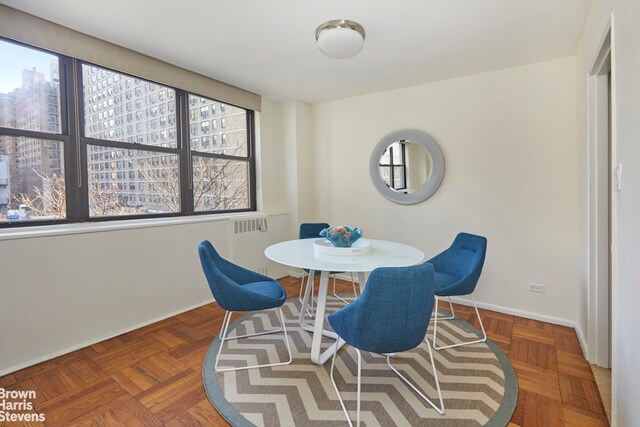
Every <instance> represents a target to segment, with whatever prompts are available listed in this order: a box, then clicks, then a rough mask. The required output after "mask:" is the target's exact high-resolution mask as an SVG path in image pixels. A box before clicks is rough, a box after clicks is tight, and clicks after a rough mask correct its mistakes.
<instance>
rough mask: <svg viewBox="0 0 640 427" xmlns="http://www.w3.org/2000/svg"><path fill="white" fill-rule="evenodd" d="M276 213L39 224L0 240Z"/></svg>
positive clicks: (6, 231)
mask: <svg viewBox="0 0 640 427" xmlns="http://www.w3.org/2000/svg"><path fill="white" fill-rule="evenodd" d="M269 215H277V213H271V214H270V213H265V212H240V213H229V214H218V215H194V216H190V217H174V218H145V219H131V220H122V221H108V222H83V223H74V224H60V225H40V226H37V225H36V226H33V227H21V228H6V229H2V230H0V241H3V240H16V239H30V238H35V237H48V236H61V235H68V234H85V233H102V232H105V231H115V230H129V229H138V228H149V227H167V226H172V225H185V224H197V223H201V222H219V221H228V220H231V219H234V220H236V219H244V218H262V217H265V216H269Z"/></svg>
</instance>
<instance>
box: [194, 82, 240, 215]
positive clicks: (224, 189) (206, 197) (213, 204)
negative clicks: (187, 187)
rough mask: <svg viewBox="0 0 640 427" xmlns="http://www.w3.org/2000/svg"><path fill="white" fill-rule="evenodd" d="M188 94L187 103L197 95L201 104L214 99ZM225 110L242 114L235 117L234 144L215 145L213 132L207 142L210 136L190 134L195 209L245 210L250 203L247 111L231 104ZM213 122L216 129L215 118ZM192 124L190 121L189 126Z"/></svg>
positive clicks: (212, 103)
mask: <svg viewBox="0 0 640 427" xmlns="http://www.w3.org/2000/svg"><path fill="white" fill-rule="evenodd" d="M189 97H190V103H193V102H195V101H194V98H195V99H198V98H199V99H200V102H201V103H205V104H207V105H209V106H212V105H215V102H216V101H214V100H212V99H207V98H203V97H197V96H195V95H189ZM227 112H228V114H237V115H238V116H242V119H241V118H240V117H239V118H238V123H240V124H241V125H239V126H238V130H237V136H236V138H235V140H234V145H232V146H227V147H224V148H223V147H220V146H218V145H216V143H217V135H216V134H214V135H213V142H214V143H213V144H209V137H206V139H205V138H204V137H203V139H202V141H198V139H197V138H194V136H195V135H194V134H192V135H191V144H192V145H191V153H192V170H193V205H194V209H195V211H196V212H203V211H216V210H236V209H248V208H249V207H250V206H251V202H250V200H251V188H250V182H251V180H250V175H249V173H250V170H251V167H250V164H251V159H250V157H249V155H248V153H249V151H248V149H247V146H248V144H249V132H248V127H247V123H248V121H247V113H246V110H243V109H241V108H238V107H230V106H229V107H227ZM212 122H213V128H214V129H215V128H216V125H215V124H216V119H213V120H212ZM202 123H203V124H204V123H205V122H202ZM207 123H208V122H207ZM193 124H194V123H193V122H192V123H191V125H192V126H191V129H193ZM203 130H204V129H203ZM229 139H231V138H229ZM222 140H223V141H226V140H227V137H226V135H225V134H222Z"/></svg>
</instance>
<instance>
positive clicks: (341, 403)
mask: <svg viewBox="0 0 640 427" xmlns="http://www.w3.org/2000/svg"><path fill="white" fill-rule="evenodd" d="M339 344H340V338H338V339H337V340H336V346H339ZM354 350H355V351H356V352H357V353H358V393H357V411H356V426H357V427H360V389H361V379H362V378H361V374H362V369H361V365H362V364H361V362H362V356H361V355H360V350H358V349H357V348H355V347H354ZM336 354H338V351H337V350H336V351H335V352H334V353H333V358H332V359H331V371H330V376H331V383H332V384H333V389H334V390H335V391H336V394H337V395H338V401H339V402H340V406H342V411H343V412H344V416H345V417H346V418H347V422H348V423H349V426H350V427H353V423H352V422H351V417H350V416H349V411H347V407H346V406H344V400H342V395H341V394H340V390H338V385H337V384H336V380H335V379H334V377H333V368H334V367H335V365H336Z"/></svg>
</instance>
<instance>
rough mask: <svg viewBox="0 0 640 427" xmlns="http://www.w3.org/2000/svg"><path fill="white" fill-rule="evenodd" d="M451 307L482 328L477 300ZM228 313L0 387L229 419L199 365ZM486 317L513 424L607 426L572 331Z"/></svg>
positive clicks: (75, 358) (163, 418)
mask: <svg viewBox="0 0 640 427" xmlns="http://www.w3.org/2000/svg"><path fill="white" fill-rule="evenodd" d="M280 282H281V283H282V284H283V285H284V286H285V288H286V289H287V292H288V293H289V296H290V297H292V296H294V295H297V294H298V289H299V283H300V282H299V279H295V278H291V277H287V278H284V279H281V280H280ZM339 286H340V289H341V290H344V291H348V290H349V289H350V287H351V284H350V283H347V282H340V285H339ZM455 309H456V315H457V316H459V317H462V318H464V319H465V320H467V321H468V322H469V323H471V324H472V325H474V326H475V327H478V326H479V325H478V324H477V320H476V318H475V315H474V313H473V309H472V308H470V307H466V306H461V305H455ZM223 316H224V312H223V311H222V310H221V309H220V308H219V307H217V305H216V304H209V305H206V306H204V307H201V308H198V309H195V310H191V311H188V312H186V313H183V314H180V315H177V316H174V317H171V318H169V319H166V320H163V321H161V322H158V323H155V324H153V325H149V326H146V327H144V328H141V329H138V330H135V331H133V332H130V333H127V334H124V335H121V336H118V337H116V338H112V339H110V340H107V341H103V342H100V343H98V344H95V345H92V346H91V347H87V348H84V349H82V350H78V351H75V352H73V353H70V354H67V355H64V356H61V357H58V358H56V359H54V360H50V361H48V362H44V363H41V364H38V365H35V366H32V367H29V368H26V369H23V370H21V371H18V372H15V373H13V374H10V375H6V376H4V377H0V387H3V388H5V389H8V390H34V391H36V393H37V399H36V401H35V402H34V409H35V410H36V411H37V412H40V413H44V414H45V415H46V419H47V421H46V425H48V426H114V425H124V426H128V427H132V426H169V427H172V426H175V427H184V426H227V425H228V424H227V423H226V422H225V421H224V419H223V418H222V417H221V416H220V415H218V413H217V412H216V411H215V410H214V409H213V407H212V406H211V404H210V403H209V401H208V400H207V396H206V395H205V392H204V388H203V386H202V363H203V361H204V357H205V354H206V352H207V349H208V348H209V345H210V344H211V342H212V341H213V339H214V338H215V337H216V335H217V334H218V333H219V331H220V325H221V322H222V318H223ZM481 316H482V318H483V321H484V324H485V328H486V330H487V333H488V335H489V337H490V338H491V339H492V340H493V341H494V342H495V343H496V344H497V345H499V346H500V347H501V348H502V350H503V351H504V352H505V354H506V355H507V356H508V357H509V359H510V360H511V363H512V364H513V367H514V368H515V371H516V374H517V376H518V382H519V386H520V393H519V396H518V405H517V408H516V411H515V413H514V415H513V418H512V420H511V424H510V425H511V426H526V427H529V426H545V427H549V426H581V427H585V426H606V425H608V423H607V418H606V416H605V412H604V408H603V405H602V402H601V400H600V396H599V394H598V389H597V386H596V383H595V380H594V378H593V374H592V373H591V369H590V367H589V364H588V363H587V361H586V360H585V359H584V357H583V355H582V350H581V348H580V345H579V343H578V338H577V336H576V334H575V331H574V330H573V329H570V328H566V327H562V326H557V325H552V324H549V323H543V322H539V321H535V320H529V319H524V318H520V317H515V316H510V315H506V314H502V313H497V312H493V311H487V310H481ZM7 425H9V424H7ZM12 425H16V424H12ZM25 425H41V424H38V423H31V424H25Z"/></svg>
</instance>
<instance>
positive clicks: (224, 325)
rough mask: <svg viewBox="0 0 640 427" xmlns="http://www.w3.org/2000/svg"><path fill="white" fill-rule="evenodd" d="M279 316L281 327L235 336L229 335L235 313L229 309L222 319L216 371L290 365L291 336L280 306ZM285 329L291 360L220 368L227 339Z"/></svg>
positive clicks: (285, 338) (254, 335) (285, 339)
mask: <svg viewBox="0 0 640 427" xmlns="http://www.w3.org/2000/svg"><path fill="white" fill-rule="evenodd" d="M277 313H278V317H279V319H280V323H281V324H282V327H281V328H278V329H273V330H270V331H264V332H258V333H255V334H245V335H237V336H233V337H228V336H227V333H228V332H229V323H230V321H231V315H232V314H233V312H232V311H227V312H226V313H225V314H224V319H223V320H222V327H221V328H220V347H219V348H218V354H217V355H216V363H215V371H216V372H228V371H240V370H243V369H252V368H264V367H267V366H281V365H288V364H290V363H291V361H292V360H293V357H292V356H291V347H290V346H289V336H288V335H287V328H286V326H285V324H284V315H283V314H282V308H280V307H278V311H277ZM280 331H283V332H284V342H285V344H286V346H287V353H288V354H289V360H288V361H286V362H277V363H269V364H263V365H253V366H242V367H239V368H224V369H220V368H218V361H219V360H220V354H221V353H222V346H224V342H225V341H231V340H237V339H239V338H248V337H257V336H258V335H267V334H273V333H276V332H280Z"/></svg>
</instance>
